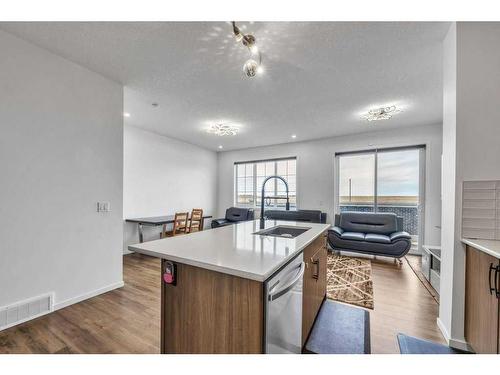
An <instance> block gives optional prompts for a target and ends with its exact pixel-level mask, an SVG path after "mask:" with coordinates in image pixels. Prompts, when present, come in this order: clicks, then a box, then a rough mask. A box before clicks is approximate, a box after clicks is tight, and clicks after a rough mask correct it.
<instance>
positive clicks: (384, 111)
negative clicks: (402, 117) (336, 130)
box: [362, 105, 401, 121]
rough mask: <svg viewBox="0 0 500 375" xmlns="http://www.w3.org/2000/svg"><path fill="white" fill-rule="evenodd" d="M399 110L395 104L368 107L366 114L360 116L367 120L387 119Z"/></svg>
mask: <svg viewBox="0 0 500 375" xmlns="http://www.w3.org/2000/svg"><path fill="white" fill-rule="evenodd" d="M399 112H401V110H400V109H398V108H396V106H395V105H393V106H390V107H380V108H375V109H370V110H369V111H368V113H367V114H365V115H363V116H362V117H363V118H364V119H365V120H367V121H380V120H389V119H391V118H392V116H393V115H394V114H396V113H399Z"/></svg>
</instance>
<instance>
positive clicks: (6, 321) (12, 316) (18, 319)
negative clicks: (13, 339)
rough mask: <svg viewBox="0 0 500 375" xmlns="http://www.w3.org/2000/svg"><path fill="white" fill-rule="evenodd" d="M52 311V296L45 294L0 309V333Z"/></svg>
mask: <svg viewBox="0 0 500 375" xmlns="http://www.w3.org/2000/svg"><path fill="white" fill-rule="evenodd" d="M53 310H54V295H53V294H52V293H51V294H46V295H42V296H38V297H34V298H30V299H28V300H25V301H21V302H18V303H15V304H13V305H10V306H4V307H0V331H1V330H4V329H6V328H9V327H12V326H15V325H17V324H20V323H23V322H26V321H28V320H31V319H34V318H36V317H39V316H42V315H45V314H47V313H49V312H51V311H53Z"/></svg>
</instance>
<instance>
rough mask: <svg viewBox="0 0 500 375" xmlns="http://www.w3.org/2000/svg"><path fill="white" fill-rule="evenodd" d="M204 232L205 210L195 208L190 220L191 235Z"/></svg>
mask: <svg viewBox="0 0 500 375" xmlns="http://www.w3.org/2000/svg"><path fill="white" fill-rule="evenodd" d="M200 230H203V210H202V209H201V208H193V210H192V211H191V220H189V233H192V232H198V231H200Z"/></svg>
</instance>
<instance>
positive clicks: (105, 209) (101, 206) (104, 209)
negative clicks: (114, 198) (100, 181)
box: [97, 202, 111, 212]
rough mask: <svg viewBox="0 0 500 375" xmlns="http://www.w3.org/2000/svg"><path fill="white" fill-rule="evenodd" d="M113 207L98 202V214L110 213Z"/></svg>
mask: <svg viewBox="0 0 500 375" xmlns="http://www.w3.org/2000/svg"><path fill="white" fill-rule="evenodd" d="M109 211H111V205H110V203H109V202H97V212H109Z"/></svg>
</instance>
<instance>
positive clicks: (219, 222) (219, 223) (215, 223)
mask: <svg viewBox="0 0 500 375" xmlns="http://www.w3.org/2000/svg"><path fill="white" fill-rule="evenodd" d="M227 222H228V220H227V219H213V220H212V223H211V224H210V225H211V226H212V228H217V227H222V226H224V225H225V224H227Z"/></svg>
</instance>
